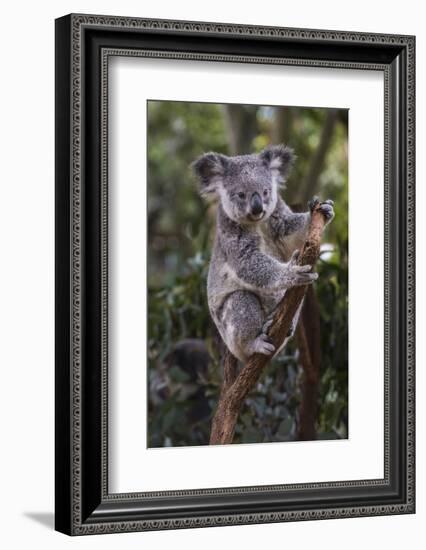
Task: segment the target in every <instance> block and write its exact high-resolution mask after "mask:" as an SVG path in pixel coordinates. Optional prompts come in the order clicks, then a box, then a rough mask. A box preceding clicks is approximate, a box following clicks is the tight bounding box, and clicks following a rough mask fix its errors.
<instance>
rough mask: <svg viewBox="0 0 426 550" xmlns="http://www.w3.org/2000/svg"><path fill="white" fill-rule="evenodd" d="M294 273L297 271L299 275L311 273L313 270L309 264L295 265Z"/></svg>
mask: <svg viewBox="0 0 426 550" xmlns="http://www.w3.org/2000/svg"><path fill="white" fill-rule="evenodd" d="M293 269H294V271H296V272H297V273H308V272H309V271H311V269H312V266H311V265H309V264H306V265H295V266H294V267H293Z"/></svg>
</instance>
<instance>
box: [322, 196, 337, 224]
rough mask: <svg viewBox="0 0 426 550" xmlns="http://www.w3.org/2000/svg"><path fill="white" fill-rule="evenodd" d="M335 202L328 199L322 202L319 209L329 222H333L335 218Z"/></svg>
mask: <svg viewBox="0 0 426 550" xmlns="http://www.w3.org/2000/svg"><path fill="white" fill-rule="evenodd" d="M333 206H334V202H333V201H332V200H331V199H328V200H326V201H324V202H322V203H321V204H320V207H319V210H320V212H321V214H322V215H323V216H324V218H325V220H326V222H327V223H329V222H331V220H332V219H333V218H334V208H333Z"/></svg>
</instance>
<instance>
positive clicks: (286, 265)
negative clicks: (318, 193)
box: [192, 145, 334, 362]
mask: <svg viewBox="0 0 426 550" xmlns="http://www.w3.org/2000/svg"><path fill="white" fill-rule="evenodd" d="M293 162H294V154H293V151H292V149H290V148H289V147H286V146H284V145H274V146H269V147H267V148H266V149H264V150H263V151H262V152H261V153H260V154H250V155H241V156H234V157H228V156H225V155H223V154H219V153H213V152H211V153H206V154H204V155H202V156H201V157H199V158H198V159H196V160H195V162H193V164H192V168H193V170H194V172H195V175H196V176H197V178H198V180H199V185H200V192H201V194H202V195H203V196H209V195H210V196H215V197H216V198H218V199H219V204H218V208H217V220H216V236H215V242H214V246H213V251H212V256H211V260H210V266H209V272H208V278H207V298H208V305H209V310H210V314H211V316H212V318H213V321H214V323H215V325H216V327H217V329H218V331H219V333H220V335H221V337H222V339H223V341H224V342H225V344H226V345H227V347H228V349H229V351H230V352H231V353H232V354H233V355H234V356H235V357H236V358H237V359H239V360H240V361H242V362H245V361H247V359H248V358H249V357H250V356H251V355H253V354H254V353H261V354H265V355H271V356H272V355H276V354H277V353H278V352H279V351H280V350H281V349H282V348H283V347H284V346H285V344H286V343H287V341H288V339H289V338H290V337H291V336H292V334H293V332H294V329H295V327H296V324H297V320H298V316H299V313H300V308H299V311H298V312H297V313H296V315H295V318H294V320H293V326H292V330H291V331H290V334H289V335H288V337H287V338H286V339H285V341H284V343H283V346H281V348H280V349H279V350H276V349H275V347H274V345H273V344H272V343H271V341H270V340H269V338H268V328H269V327H270V325H271V322H272V317H273V314H274V310H275V308H276V307H277V305H278V303H279V302H280V301H281V300H282V298H283V296H284V294H285V292H286V291H287V289H289V288H291V287H293V286H298V285H308V284H311V283H313V282H314V281H315V280H316V279H317V277H318V274H317V273H311V266H310V265H304V266H299V265H297V257H298V253H299V252H298V251H299V249H300V247H301V246H302V245H303V243H304V241H305V239H306V236H307V230H308V227H309V222H310V218H311V213H312V211H313V209H314V208H315V207H316V206H317V205H318V204H319V205H320V209H321V212H322V213H323V215H324V217H325V219H326V221H327V223H328V222H329V221H331V219H332V218H333V216H334V211H333V201H331V200H328V201H324V202H321V203H320V202H319V200H318V199H317V198H314V199H313V200H312V201H310V203H309V205H310V208H309V211H308V212H305V213H293V212H292V211H291V209H290V208H289V207H288V206H287V204H286V203H285V202H284V200H283V199H282V198H281V196H280V194H279V188H280V187H282V186H283V184H284V183H285V180H286V178H287V176H288V173H289V171H290V169H291V167H292V164H293Z"/></svg>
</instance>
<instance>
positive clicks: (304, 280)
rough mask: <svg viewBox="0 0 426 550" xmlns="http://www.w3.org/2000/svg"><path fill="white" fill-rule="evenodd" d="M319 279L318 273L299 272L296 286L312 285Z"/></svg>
mask: <svg viewBox="0 0 426 550" xmlns="http://www.w3.org/2000/svg"><path fill="white" fill-rule="evenodd" d="M317 279H318V273H304V272H299V273H298V274H297V276H296V281H295V283H294V284H295V286H300V285H310V284H312V283H313V282H314V281H316V280H317Z"/></svg>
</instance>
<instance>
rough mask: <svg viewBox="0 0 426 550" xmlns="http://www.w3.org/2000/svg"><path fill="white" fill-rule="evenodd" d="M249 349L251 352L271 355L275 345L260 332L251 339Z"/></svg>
mask: <svg viewBox="0 0 426 550" xmlns="http://www.w3.org/2000/svg"><path fill="white" fill-rule="evenodd" d="M250 351H251V354H253V353H261V354H262V355H272V354H273V353H274V351H275V346H274V345H273V344H271V342H270V341H269V340H268V336H267V335H266V334H263V333H262V334H259V336H258V337H257V338H256V339H255V340H254V341H253V344H252V346H251V350H250ZM251 354H250V355H251Z"/></svg>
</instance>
